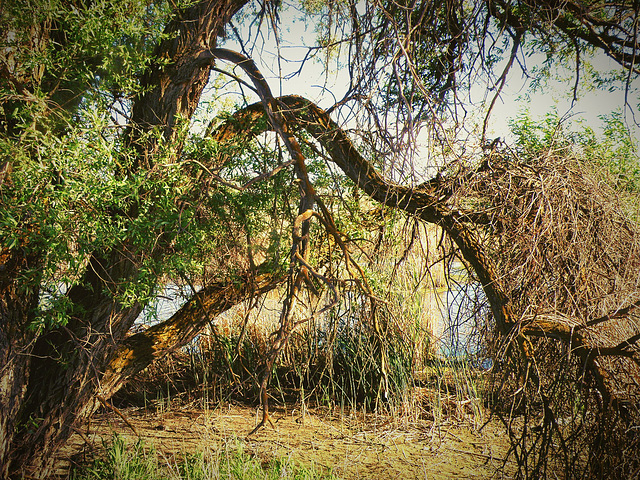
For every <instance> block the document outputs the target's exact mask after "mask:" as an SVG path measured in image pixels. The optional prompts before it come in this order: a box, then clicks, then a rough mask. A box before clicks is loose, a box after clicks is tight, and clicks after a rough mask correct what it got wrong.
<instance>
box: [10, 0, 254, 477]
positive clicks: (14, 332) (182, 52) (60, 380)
mask: <svg viewBox="0 0 640 480" xmlns="http://www.w3.org/2000/svg"><path fill="white" fill-rule="evenodd" d="M244 3H246V0H203V1H200V2H198V3H195V4H193V5H191V6H189V7H187V8H186V9H184V10H181V11H179V12H177V15H176V16H175V18H174V19H173V20H172V21H171V22H170V23H169V24H168V25H167V27H166V29H165V34H166V37H165V39H164V40H163V41H162V42H161V43H160V44H159V45H158V47H157V49H156V52H155V53H156V56H157V59H158V61H157V62H156V63H153V64H152V65H151V67H150V68H149V69H148V71H147V73H146V74H145V75H144V77H143V78H142V90H141V91H142V92H143V93H142V94H141V95H140V96H139V97H138V98H136V99H135V100H134V105H133V111H132V120H131V123H130V125H129V128H128V132H127V139H128V143H129V144H130V145H131V146H133V147H134V149H135V151H136V152H137V157H136V160H135V161H134V162H133V166H132V168H133V170H129V171H126V172H124V171H121V172H116V173H117V174H120V175H126V174H132V173H135V172H134V170H136V169H139V168H149V167H151V166H152V165H153V164H155V163H157V162H161V161H163V159H162V158H161V157H159V156H158V153H159V152H160V149H159V148H158V147H159V146H160V144H161V143H162V144H165V145H169V146H170V147H171V148H172V149H173V151H174V152H175V153H176V154H177V153H179V152H180V150H181V149H182V140H181V138H183V135H184V133H185V132H184V131H183V130H181V128H182V127H183V125H180V124H179V119H184V121H185V125H184V126H186V125H187V122H188V120H189V119H190V118H191V116H192V115H193V112H194V111H195V109H196V107H197V105H198V102H199V99H200V96H201V94H202V91H203V89H204V87H205V85H206V83H207V81H208V78H209V72H210V68H211V66H210V65H209V66H203V65H200V64H198V63H197V61H195V56H196V54H197V52H200V51H201V50H202V49H203V48H215V46H216V41H217V36H218V35H219V34H220V33H221V32H222V31H223V29H224V27H225V25H226V24H227V23H228V21H229V20H230V18H231V16H232V15H233V14H234V13H236V12H237V11H238V10H239V9H240V8H241V7H242V6H243V5H244ZM122 214H125V215H128V216H135V215H136V211H135V206H134V208H133V209H132V211H129V212H124V213H123V212H114V215H122ZM164 245H165V243H162V242H160V244H159V245H157V246H156V249H155V250H154V251H153V252H152V255H153V256H154V257H155V258H160V257H161V255H162V250H163V247H164ZM142 253H143V254H146V253H148V252H142ZM9 254H10V255H12V253H9ZM140 255H141V253H140V252H136V251H133V250H132V249H131V248H130V247H129V246H128V245H126V244H125V245H119V246H117V247H114V248H113V249H112V251H111V252H95V253H94V255H93V256H92V258H91V261H90V265H89V267H88V268H87V273H86V275H85V278H84V279H83V281H82V282H80V284H79V285H78V286H76V287H74V288H72V289H71V290H70V292H69V298H70V299H71V300H72V301H73V303H74V305H75V307H76V308H75V309H74V314H73V316H72V319H71V321H70V322H69V324H68V325H66V326H60V327H57V328H55V329H53V330H51V331H49V332H47V333H46V334H45V335H43V336H41V337H40V338H38V340H37V342H36V343H35V344H34V343H30V342H29V339H28V338H27V339H25V335H26V332H27V331H26V329H25V325H26V321H25V317H26V316H27V315H28V314H27V313H26V312H31V311H33V309H34V307H35V306H36V305H37V301H38V298H37V297H38V296H37V290H36V293H33V295H31V296H29V298H25V299H24V302H27V301H30V305H28V306H26V307H25V308H22V309H18V308H17V307H19V305H18V301H17V300H16V299H17V298H20V297H19V295H20V293H21V292H17V290H16V291H15V292H9V293H11V294H13V295H14V296H13V297H11V296H8V297H6V298H8V299H11V298H13V299H14V300H13V301H12V300H5V304H6V309H7V312H10V313H6V314H5V312H0V313H2V314H4V315H5V316H4V318H2V319H1V320H3V321H4V320H6V323H3V325H2V333H1V336H0V342H1V344H0V348H1V349H2V350H0V358H1V359H2V360H5V362H6V364H5V365H7V366H6V367H4V368H3V370H2V377H0V378H2V382H3V383H2V384H1V385H0V388H1V389H2V391H0V393H1V394H2V400H1V401H2V402H5V403H3V404H1V405H0V408H2V412H0V413H2V414H3V415H2V418H3V420H2V421H0V427H2V431H0V438H2V442H1V444H0V455H2V458H1V459H0V465H2V468H3V469H4V472H9V475H11V476H15V477H21V476H25V475H26V476H29V477H33V478H46V477H48V476H49V475H50V473H51V469H52V467H53V461H54V458H55V452H56V451H57V450H58V449H59V448H60V446H62V445H63V444H64V442H65V441H66V440H67V439H68V437H69V436H70V434H71V433H72V432H73V430H74V428H75V426H76V425H78V424H79V423H80V422H82V421H83V420H84V418H85V416H86V415H87V414H88V413H90V412H91V411H92V410H93V408H95V407H94V406H93V405H94V403H93V402H94V399H95V395H96V392H97V391H98V389H99V385H100V379H101V376H102V374H103V372H104V371H105V370H106V369H107V366H108V364H109V362H110V360H111V357H112V355H113V353H114V351H115V350H116V349H117V347H118V346H119V345H120V344H121V343H122V341H123V340H124V337H125V335H126V332H127V331H128V330H129V328H130V327H131V325H132V324H133V322H134V321H135V319H136V317H137V316H138V314H139V313H140V311H141V309H142V307H143V306H142V305H140V304H133V305H130V306H123V305H122V304H120V303H119V302H118V301H117V300H116V298H115V297H114V296H113V294H112V293H110V292H111V291H113V290H115V288H114V287H115V286H117V285H119V284H121V283H122V282H126V281H128V280H129V279H131V278H134V277H135V275H136V272H137V269H138V265H139V264H140V263H141V256H140ZM14 278H15V277H14ZM11 288H12V287H10V286H9V287H6V289H9V290H10V289H11ZM16 288H17V287H16ZM29 350H32V351H29ZM5 392H6V395H5ZM22 400H23V401H22ZM18 401H20V403H21V405H20V407H19V409H18V410H17V411H16V409H17V408H18V407H17V405H18V403H17V402H18ZM5 412H6V413H7V415H4V413H5ZM4 476H5V477H6V476H7V475H6V473H5V475H4Z"/></svg>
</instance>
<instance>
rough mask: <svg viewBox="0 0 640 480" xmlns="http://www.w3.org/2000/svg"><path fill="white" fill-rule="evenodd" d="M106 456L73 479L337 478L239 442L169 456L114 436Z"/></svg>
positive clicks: (77, 470) (78, 471)
mask: <svg viewBox="0 0 640 480" xmlns="http://www.w3.org/2000/svg"><path fill="white" fill-rule="evenodd" d="M104 447H105V448H104V455H102V456H100V457H99V458H97V459H94V460H93V461H92V462H90V463H87V464H84V465H80V466H78V467H76V468H75V469H74V470H73V471H72V472H71V475H70V477H69V478H70V479H71V480H111V479H113V480H223V479H233V480H316V479H317V480H330V479H333V478H337V477H335V476H333V475H332V474H331V472H328V471H326V470H322V469H320V468H316V467H315V466H314V465H308V466H302V465H298V464H297V463H295V462H294V461H293V460H292V459H290V458H288V457H275V458H272V459H271V460H269V461H266V462H265V461H262V460H261V459H259V458H257V457H255V456H252V455H250V454H249V453H247V452H246V451H245V450H244V449H243V446H242V444H241V443H240V442H238V441H233V440H232V441H228V442H227V443H225V444H223V445H222V446H221V448H220V449H218V450H212V449H206V448H205V449H203V450H201V451H199V452H196V453H187V454H184V455H179V456H171V457H167V456H165V455H163V454H161V453H160V452H158V451H156V450H155V449H153V448H151V447H148V446H146V445H145V444H144V443H143V442H142V441H140V440H138V441H137V442H135V443H127V442H126V441H125V440H124V439H123V438H122V437H120V436H118V435H115V436H114V437H113V438H112V439H111V441H110V442H108V443H105V445H104Z"/></svg>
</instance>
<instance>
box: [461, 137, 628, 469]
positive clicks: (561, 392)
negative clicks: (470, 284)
mask: <svg viewBox="0 0 640 480" xmlns="http://www.w3.org/2000/svg"><path fill="white" fill-rule="evenodd" d="M460 172H461V173H460V174H459V175H458V176H453V177H451V181H452V182H457V186H458V187H459V188H457V189H456V190H455V195H454V196H453V197H452V198H451V200H450V202H451V204H453V205H455V204H456V202H460V205H462V203H464V205H466V206H468V205H471V204H472V205H474V211H475V215H476V217H475V218H474V222H475V225H476V226H475V227H474V238H475V240H476V241H477V243H478V245H479V247H478V248H479V249H480V250H482V251H483V252H484V255H486V256H487V257H488V258H490V262H493V271H494V272H503V274H502V275H499V276H496V277H495V279H494V280H493V286H495V287H496V288H497V289H498V290H500V291H501V292H503V295H504V297H503V298H505V299H507V300H506V301H505V302H504V304H503V305H507V306H508V309H509V310H508V311H510V312H511V314H510V318H511V320H510V322H511V323H507V324H505V325H496V324H493V323H492V322H493V321H494V319H493V317H492V316H491V315H488V316H484V317H483V316H480V317H478V318H479V319H480V320H483V319H484V320H485V325H484V326H483V325H482V324H479V325H478V328H479V329H480V331H484V332H485V335H486V345H487V349H488V350H489V352H492V353H491V356H492V358H493V359H494V363H493V365H492V372H493V383H492V385H491V386H490V388H491V391H492V392H493V393H492V395H493V404H494V405H495V410H494V411H495V412H496V414H497V415H499V416H500V418H502V419H503V420H504V423H505V426H506V427H507V428H508V430H509V432H510V433H509V434H510V437H511V442H512V450H511V454H512V455H513V457H514V458H515V459H516V461H517V463H518V465H519V472H518V478H546V477H547V476H548V475H550V472H562V473H561V475H563V476H564V478H630V477H629V475H632V476H633V475H637V474H638V472H640V455H638V452H640V431H639V430H638V428H637V425H638V424H639V423H640V415H639V409H638V407H639V405H640V387H638V385H640V349H639V348H638V339H639V338H640V330H639V326H640V276H639V275H638V272H639V271H640V227H639V226H638V223H637V218H638V217H637V205H638V198H637V194H628V193H625V194H621V193H620V192H618V191H615V190H614V189H613V188H611V187H610V186H609V185H612V184H614V182H613V181H612V180H611V179H608V178H607V173H606V172H604V171H602V169H598V168H597V167H595V166H594V164H593V163H589V162H586V161H582V160H580V159H578V158H577V157H576V154H575V152H574V151H573V150H572V149H571V148H570V145H567V144H563V143H562V142H561V141H559V142H558V143H556V144H554V145H552V146H551V147H549V148H548V149H546V150H544V151H541V152H535V154H532V153H531V152H528V153H527V152H524V153H523V152H520V153H518V152H514V151H510V150H506V149H505V150H504V151H501V152H495V151H494V152H492V154H491V155H490V156H489V157H487V158H486V159H485V161H484V163H482V164H480V165H479V166H477V167H476V169H475V170H473V171H471V170H467V169H461V170H460ZM634 205H635V206H634ZM478 225H480V226H479V227H478ZM614 432H615V433H614Z"/></svg>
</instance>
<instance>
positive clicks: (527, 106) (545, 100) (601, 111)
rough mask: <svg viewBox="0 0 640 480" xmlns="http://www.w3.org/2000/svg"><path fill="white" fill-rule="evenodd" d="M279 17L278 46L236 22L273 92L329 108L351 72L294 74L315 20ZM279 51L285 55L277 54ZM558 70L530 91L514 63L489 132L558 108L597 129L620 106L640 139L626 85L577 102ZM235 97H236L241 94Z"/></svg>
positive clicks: (480, 90)
mask: <svg viewBox="0 0 640 480" xmlns="http://www.w3.org/2000/svg"><path fill="white" fill-rule="evenodd" d="M247 18H251V17H250V16H248V17H247ZM280 19H281V23H280V31H281V39H280V43H279V45H278V44H276V42H275V37H274V35H273V31H272V30H271V29H270V28H264V26H263V28H262V31H261V32H262V34H261V35H260V36H257V35H256V31H257V29H256V25H255V24H254V25H250V24H249V22H237V23H236V27H237V28H238V30H239V31H240V34H241V37H242V38H244V39H247V38H257V39H258V40H257V47H256V49H255V50H253V51H249V53H250V54H252V55H251V56H252V58H253V59H254V60H255V61H256V63H257V64H258V67H259V68H260V69H261V71H262V73H263V74H264V76H265V77H266V79H267V81H268V82H269V84H270V86H271V89H272V91H273V93H274V95H282V94H285V95H286V94H297V95H302V96H304V97H306V98H308V99H310V100H312V101H314V102H316V103H317V104H318V105H319V106H321V107H323V108H328V107H330V106H331V105H333V104H334V103H335V102H336V100H339V99H341V98H342V96H343V95H344V93H345V92H346V88H347V84H348V81H347V73H346V71H345V70H342V71H340V70H335V68H334V69H333V70H330V71H329V72H327V71H325V69H324V66H323V65H322V64H321V62H319V61H315V60H310V61H307V62H306V63H305V64H304V67H303V68H302V70H301V72H300V74H298V75H294V72H296V71H297V70H298V69H299V68H300V66H301V62H302V60H303V59H304V58H305V55H307V53H308V49H307V48H306V47H305V45H308V46H311V45H314V44H315V39H316V31H315V25H314V24H312V23H311V22H309V21H306V20H305V19H304V16H303V14H302V13H301V12H299V11H298V10H297V9H296V8H293V7H291V6H289V7H288V8H287V7H285V9H284V10H283V11H282V12H281V14H280ZM224 46H225V47H227V48H231V49H237V50H240V45H239V44H238V42H237V41H235V40H234V38H233V35H229V36H228V38H227V40H226V41H225V44H224ZM278 51H279V52H280V55H278ZM258 52H259V55H258ZM543 60H544V58H543V56H542V55H539V56H538V57H536V55H533V56H531V57H528V58H527V59H526V61H527V68H528V69H532V68H534V67H535V66H536V65H538V64H540V63H541V62H542V61H543ZM589 62H590V63H591V64H592V65H593V66H594V68H595V69H597V70H598V71H600V72H609V71H611V70H612V69H616V67H617V64H615V62H613V61H612V60H610V59H609V57H607V56H606V55H605V54H604V53H603V52H601V51H598V52H597V54H596V55H595V56H594V57H593V58H591V59H589ZM332 68H333V67H332ZM557 75H558V77H561V78H558V79H553V80H550V81H549V83H548V85H547V86H546V87H545V89H544V91H543V92H531V91H530V90H529V85H530V84H529V81H528V79H527V78H526V77H525V76H524V75H523V74H522V71H521V69H520V68H518V67H517V66H515V65H514V67H513V68H512V71H511V73H510V75H509V77H508V80H507V82H506V84H505V87H504V89H503V91H502V93H501V96H500V99H499V100H498V101H497V102H496V105H495V106H494V109H493V112H492V116H491V119H490V123H489V129H488V131H487V137H488V138H495V137H501V138H502V139H507V140H509V139H512V136H511V134H510V129H509V121H510V120H511V119H513V118H515V117H517V116H518V115H519V114H521V113H523V112H525V111H529V114H530V116H531V117H532V118H533V119H543V118H544V117H545V115H546V114H547V113H549V112H550V111H551V110H552V109H553V108H555V109H556V110H557V113H558V116H559V117H560V118H565V117H566V118H568V119H570V120H571V123H572V125H573V128H574V129H576V128H581V127H580V125H581V124H580V123H579V122H580V121H582V122H584V123H586V124H588V125H589V126H590V127H592V128H593V129H594V130H595V131H596V132H599V131H601V128H602V126H603V125H604V124H603V122H602V121H601V120H600V118H599V117H600V116H601V115H606V114H610V113H611V112H612V111H613V110H615V109H618V110H620V111H622V112H623V114H624V115H625V118H626V120H627V125H628V127H629V128H630V130H631V133H632V136H634V137H635V138H636V139H640V127H639V126H638V125H637V124H639V123H640V115H638V114H637V113H636V116H635V118H634V115H633V113H634V112H633V111H632V110H631V109H629V108H625V107H624V103H625V102H624V100H625V92H624V90H622V89H614V90H612V91H602V90H591V91H587V90H585V89H584V88H581V89H580V95H579V98H578V100H577V102H575V104H573V105H572V98H571V97H572V88H573V83H574V81H575V77H573V76H572V73H571V72H569V71H568V70H566V71H562V70H560V71H559V72H557ZM232 89H237V87H235V86H234V87H232ZM634 89H635V92H634V91H633V90H634ZM485 91H486V85H478V86H477V87H474V89H473V90H472V99H473V101H474V103H476V104H477V105H478V106H479V108H478V107H474V106H473V105H471V104H469V105H466V107H467V108H469V110H470V111H474V109H475V111H476V118H477V119H482V118H484V111H485V110H484V109H483V107H484V106H483V99H484V95H485ZM638 92H640V78H636V79H635V81H634V82H633V83H632V89H631V94H630V97H629V98H628V100H629V102H630V103H631V105H635V106H636V108H637V107H638V105H639V103H640V102H639V98H638ZM634 96H635V98H634ZM235 98H236V101H237V97H235ZM228 100H229V102H231V101H233V100H232V97H229V99H228ZM255 100H257V97H256V98H255ZM490 100H491V97H489V99H488V100H486V102H487V103H485V105H486V104H488V102H489V101H490ZM334 119H335V118H334ZM335 120H338V119H335ZM584 123H583V124H584Z"/></svg>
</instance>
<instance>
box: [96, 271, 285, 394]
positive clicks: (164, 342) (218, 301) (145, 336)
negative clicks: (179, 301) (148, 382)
mask: <svg viewBox="0 0 640 480" xmlns="http://www.w3.org/2000/svg"><path fill="white" fill-rule="evenodd" d="M283 281H284V277H283V276H281V275H275V274H266V273H263V274H258V275H256V276H251V275H250V274H245V275H243V276H242V277H241V278H240V279H239V280H238V279H233V280H229V281H226V282H217V283H214V284H211V285H207V286H206V287H204V288H203V289H202V290H200V291H199V292H197V293H196V294H194V295H193V296H192V297H191V298H190V299H189V301H188V302H187V303H186V304H185V305H183V306H182V308H180V309H179V310H178V311H177V312H176V313H174V314H173V315H172V316H171V318H169V319H168V320H166V321H164V322H162V323H159V324H157V325H154V326H152V327H150V328H148V329H147V330H145V331H143V332H140V333H137V334H135V335H132V336H130V337H129V338H127V339H126V340H125V341H124V342H123V343H122V344H121V345H120V346H119V347H118V349H117V350H116V352H115V353H114V354H113V356H112V358H111V361H110V362H109V364H108V366H107V369H106V371H105V373H104V375H103V377H102V379H101V380H100V388H99V391H98V394H99V395H101V396H102V398H106V399H108V398H110V397H111V396H113V394H114V393H116V392H117V391H118V390H119V389H120V388H121V387H122V386H123V385H124V383H125V382H126V381H127V379H128V378H130V377H131V376H132V375H135V374H136V373H138V372H140V371H142V370H144V369H145V368H146V367H147V366H149V365H150V364H151V363H152V362H153V361H154V360H156V359H157V358H160V357H163V356H164V355H166V354H168V353H170V352H172V351H175V350H176V349H178V348H180V347H182V346H184V345H186V344H187V343H189V342H190V341H191V340H193V339H194V338H195V337H196V335H198V334H199V333H200V332H201V331H202V329H203V328H204V327H205V326H206V325H207V324H208V323H209V322H210V320H212V319H213V318H215V317H217V316H218V315H220V314H221V313H223V312H225V311H227V310H229V309H230V308H232V307H234V306H235V305H237V304H239V303H241V302H243V301H245V300H248V299H250V298H252V297H255V296H256V295H261V294H263V293H266V292H268V291H269V290H273V289H274V288H276V287H277V286H278V285H280V284H281V283H282V282H283Z"/></svg>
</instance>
